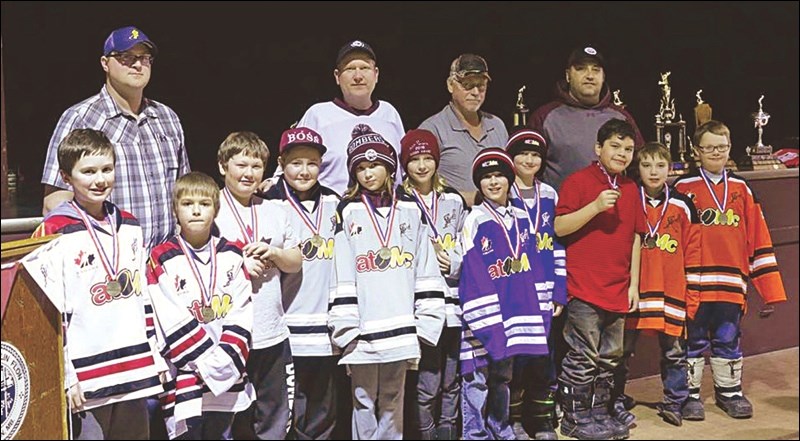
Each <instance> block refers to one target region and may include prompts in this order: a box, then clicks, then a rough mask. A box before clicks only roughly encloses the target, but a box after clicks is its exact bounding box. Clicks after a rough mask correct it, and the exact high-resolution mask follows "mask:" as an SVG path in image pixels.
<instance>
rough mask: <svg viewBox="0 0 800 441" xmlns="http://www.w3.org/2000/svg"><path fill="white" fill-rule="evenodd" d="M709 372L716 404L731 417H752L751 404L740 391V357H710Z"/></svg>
mask: <svg viewBox="0 0 800 441" xmlns="http://www.w3.org/2000/svg"><path fill="white" fill-rule="evenodd" d="M711 373H712V374H714V398H715V399H716V401H717V406H718V407H719V408H720V409H722V410H724V411H725V413H727V414H728V416H730V417H733V418H750V417H752V416H753V405H752V404H750V401H749V400H748V399H747V398H745V396H744V394H743V393H742V359H741V358H738V359H736V360H727V359H724V358H718V357H711Z"/></svg>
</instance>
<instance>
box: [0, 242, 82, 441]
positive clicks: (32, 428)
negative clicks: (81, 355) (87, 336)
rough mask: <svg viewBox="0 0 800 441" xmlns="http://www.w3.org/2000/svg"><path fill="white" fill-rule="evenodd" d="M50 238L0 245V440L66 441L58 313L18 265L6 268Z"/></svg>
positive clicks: (60, 335) (64, 398)
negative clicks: (0, 287)
mask: <svg viewBox="0 0 800 441" xmlns="http://www.w3.org/2000/svg"><path fill="white" fill-rule="evenodd" d="M54 237H55V236H48V237H43V238H39V239H25V240H18V241H14V242H6V243H3V244H2V263H3V267H4V268H3V285H4V286H3V302H2V304H3V308H2V332H1V335H2V343H3V353H2V361H3V364H2V366H3V367H2V377H3V378H2V390H1V391H0V398H1V399H2V417H3V418H2V419H3V422H2V439H4V440H5V439H42V440H44V439H47V440H50V439H67V433H68V430H67V404H66V396H65V394H64V350H63V347H62V345H63V341H62V334H61V315H60V314H59V312H58V310H57V309H56V307H55V306H53V305H52V303H50V300H49V299H48V298H47V296H46V295H45V294H44V292H42V291H41V289H39V286H38V285H37V284H36V282H35V281H34V280H33V278H31V276H30V275H29V274H28V273H27V271H25V268H24V267H23V266H22V265H21V264H17V267H16V274H13V273H11V272H12V271H14V269H13V268H7V267H6V266H7V265H6V264H13V262H15V261H16V260H19V259H20V258H22V257H23V256H25V255H26V254H28V253H29V252H31V251H33V250H35V249H36V248H37V247H38V246H40V245H42V244H44V243H46V242H49V241H50V240H51V239H53V238H54ZM7 271H8V272H7ZM12 274H13V275H12ZM6 275H8V276H9V280H6V279H7V277H6ZM9 283H10V292H8V288H9V286H7V285H8V284H9ZM7 295H8V296H7ZM8 345H11V346H13V348H12V347H11V346H8ZM14 348H16V350H14ZM20 365H22V366H20ZM25 367H27V374H28V375H27V377H28V379H29V381H27V384H25V383H26V381H25V375H24V374H25V372H24V371H25ZM26 404H27V405H26Z"/></svg>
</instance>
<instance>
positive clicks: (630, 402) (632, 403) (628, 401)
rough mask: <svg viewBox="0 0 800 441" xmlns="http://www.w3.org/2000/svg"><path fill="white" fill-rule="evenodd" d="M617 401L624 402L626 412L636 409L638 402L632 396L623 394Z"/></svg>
mask: <svg viewBox="0 0 800 441" xmlns="http://www.w3.org/2000/svg"><path fill="white" fill-rule="evenodd" d="M617 401H622V405H623V406H625V410H631V409H633V408H634V407H636V400H634V399H633V397H632V396H630V395H627V394H622V395H620V396H619V397H618V398H617Z"/></svg>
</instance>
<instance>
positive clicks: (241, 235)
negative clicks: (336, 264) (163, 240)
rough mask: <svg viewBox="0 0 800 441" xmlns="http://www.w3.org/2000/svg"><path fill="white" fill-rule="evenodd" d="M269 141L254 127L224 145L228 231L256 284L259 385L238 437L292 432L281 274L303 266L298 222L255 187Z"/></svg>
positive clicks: (254, 365)
mask: <svg viewBox="0 0 800 441" xmlns="http://www.w3.org/2000/svg"><path fill="white" fill-rule="evenodd" d="M267 159H269V150H267V145H266V144H265V143H264V141H262V140H261V139H259V137H258V136H257V135H256V134H255V133H252V132H234V133H231V134H230V135H228V137H227V138H226V139H225V141H223V143H222V144H221V145H220V148H219V150H218V152H217V161H218V163H219V171H220V174H221V175H222V176H223V177H224V178H225V188H223V189H222V191H221V194H220V210H219V215H218V216H217V222H216V223H217V226H218V227H219V231H220V235H221V236H223V237H225V238H227V239H229V240H236V241H241V242H243V243H245V246H244V248H243V249H244V252H245V264H246V265H247V268H248V271H249V272H250V276H251V282H252V284H253V291H252V292H253V312H254V319H253V340H252V346H251V348H252V351H251V353H250V359H249V360H248V363H247V375H248V376H249V377H250V381H252V382H253V385H254V386H255V388H256V403H255V406H253V408H252V409H251V412H247V413H245V414H240V415H238V416H237V417H236V422H235V423H234V435H235V436H236V438H252V437H254V436H255V437H257V438H259V439H284V438H285V437H286V430H287V428H288V425H289V418H290V409H291V406H292V404H291V399H292V396H293V385H294V366H293V365H292V356H291V350H290V347H289V328H288V327H287V325H286V319H285V317H284V312H283V304H282V302H281V275H282V274H285V273H296V272H297V271H299V270H300V269H301V266H302V262H303V261H302V256H301V254H300V249H299V248H298V243H299V242H298V240H297V238H296V237H295V232H294V229H293V228H292V226H291V224H290V223H289V220H288V217H287V216H286V213H285V211H284V210H283V207H282V206H281V204H279V203H276V202H274V201H265V200H264V199H262V198H260V197H258V196H255V195H254V194H253V193H254V192H255V191H256V189H257V188H258V186H259V184H261V181H262V179H263V177H264V166H265V164H266V163H267Z"/></svg>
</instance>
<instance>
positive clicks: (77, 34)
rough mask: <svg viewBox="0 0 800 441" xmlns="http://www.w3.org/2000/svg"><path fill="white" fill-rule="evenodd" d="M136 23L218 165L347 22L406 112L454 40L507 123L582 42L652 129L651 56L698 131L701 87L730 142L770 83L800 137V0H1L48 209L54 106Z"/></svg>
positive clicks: (427, 96) (436, 100) (20, 115)
mask: <svg viewBox="0 0 800 441" xmlns="http://www.w3.org/2000/svg"><path fill="white" fill-rule="evenodd" d="M130 24H133V25H136V26H138V27H140V28H141V29H142V30H143V31H144V32H145V33H146V34H147V35H148V36H149V37H150V38H151V39H152V40H153V41H154V42H155V43H156V44H157V45H158V47H159V50H160V53H159V56H158V59H157V60H156V63H155V66H154V69H153V75H152V78H151V81H150V85H149V86H148V88H147V89H146V91H145V95H146V96H148V97H150V98H153V99H156V100H158V101H161V102H164V103H166V104H167V105H169V106H170V107H172V108H173V109H174V110H175V111H176V112H177V113H178V115H179V116H180V118H181V120H182V122H183V127H184V130H185V132H186V144H187V148H188V151H189V157H190V160H191V165H192V168H193V169H195V170H200V171H204V172H207V173H210V174H212V175H214V176H216V174H217V171H216V166H215V164H214V160H215V157H216V150H217V147H218V146H219V144H220V142H222V140H223V139H224V138H225V136H226V135H227V134H228V133H230V132H231V131H234V130H251V131H254V132H256V133H258V134H259V135H260V136H261V137H262V138H263V139H264V140H265V141H266V142H267V144H268V145H269V146H270V148H272V149H273V151H274V149H275V148H276V147H277V143H278V140H279V138H280V134H281V132H282V131H283V130H284V129H285V128H287V127H288V126H289V125H290V124H292V123H293V122H295V121H296V120H298V119H299V118H300V116H302V114H303V112H304V111H305V110H306V109H307V108H308V107H309V106H310V105H312V104H314V103H316V102H319V101H325V100H329V99H331V98H332V97H334V96H336V95H338V94H339V89H338V87H337V86H336V84H335V82H334V79H333V74H332V71H333V68H334V66H333V65H334V61H335V56H336V52H337V51H338V49H339V48H340V47H341V46H342V45H343V44H344V43H346V42H348V41H350V40H352V39H354V38H360V39H363V40H365V41H367V42H368V43H369V44H371V45H372V47H373V48H374V49H375V51H376V53H377V58H378V66H379V68H380V81H379V83H378V87H377V88H376V91H375V93H374V95H373V97H374V98H379V99H383V100H387V101H389V102H391V103H392V104H393V105H394V106H395V107H396V108H397V109H398V111H399V112H400V115H401V116H402V118H403V122H404V123H405V127H406V129H410V128H414V127H417V125H419V123H421V122H422V121H423V120H424V119H425V118H427V117H428V116H430V115H432V114H434V113H436V112H438V111H439V110H441V108H442V107H443V106H444V105H445V104H446V103H447V101H448V99H449V94H448V93H447V89H446V87H445V78H446V76H447V74H448V68H449V65H450V62H451V61H452V60H453V59H454V58H455V57H456V56H458V55H459V54H460V53H463V52H474V53H478V54H480V55H483V56H484V57H485V58H486V59H487V61H488V63H489V70H490V73H491V75H492V79H493V81H492V83H491V85H490V87H489V92H488V97H487V100H486V103H485V104H484V107H483V108H484V109H485V110H487V111H489V112H491V113H495V114H497V115H499V116H501V117H502V118H503V119H504V120H505V121H506V123H507V124H510V123H511V113H512V112H513V110H514V103H515V102H516V96H517V93H516V91H517V89H518V88H519V87H520V86H521V85H523V84H525V85H527V86H528V88H527V91H526V94H525V101H526V103H527V104H528V106H529V107H530V108H531V109H532V110H533V109H535V108H536V107H538V106H540V105H542V104H544V103H546V102H547V101H549V100H550V99H551V97H552V92H553V85H554V83H555V81H556V80H557V79H559V78H562V77H563V75H564V74H563V72H564V67H565V66H564V64H565V62H566V58H567V55H568V53H569V52H570V50H572V49H574V48H576V47H584V46H587V45H591V46H593V47H595V48H597V49H598V50H599V51H600V52H601V53H602V54H603V55H604V56H605V58H606V75H607V83H608V84H609V86H610V87H611V89H612V90H614V89H621V90H622V98H623V101H625V103H626V104H627V108H628V110H630V111H631V113H632V114H633V115H634V117H635V118H636V121H637V123H638V124H639V127H640V129H641V130H642V132H643V135H644V136H645V138H646V139H648V140H649V139H653V138H654V137H655V129H654V128H653V122H654V115H655V113H656V112H657V111H658V101H659V96H660V89H659V86H658V84H657V83H658V81H659V79H660V76H659V72H665V71H667V70H669V71H672V75H671V76H670V77H669V80H670V84H671V86H672V94H673V97H674V98H675V104H676V109H677V111H678V112H679V113H681V114H683V117H684V119H685V120H686V121H688V122H689V125H688V130H689V133H690V134H691V131H692V130H693V129H694V124H693V120H694V117H693V113H692V109H693V107H694V106H695V91H696V90H698V89H703V98H704V100H705V101H706V102H708V103H709V104H711V105H712V106H713V108H714V118H715V119H720V120H723V121H725V122H726V123H727V124H728V125H729V126H730V127H731V131H732V134H733V144H734V152H733V156H734V157H736V156H738V155H739V154H741V153H742V152H743V151H744V147H745V146H746V145H748V144H751V143H754V142H755V140H756V137H757V135H756V132H755V130H754V129H753V122H752V117H751V115H750V114H751V113H752V112H755V111H757V110H758V104H757V100H758V97H759V96H760V95H761V94H762V93H763V94H765V95H766V98H765V100H764V109H765V111H766V112H768V113H770V114H771V115H772V118H771V119H770V122H769V125H768V126H767V128H766V130H765V139H764V141H765V143H767V144H772V145H773V146H775V148H776V149H777V148H781V147H793V148H797V136H798V50H799V49H800V48H798V38H799V37H798V36H800V32H799V29H798V3H797V2H787V3H772V2H758V3H756V2H742V3H739V2H724V3H710V2H709V3H706V2H692V3H689V2H681V3H676V2H648V3H642V4H631V3H624V4H623V3H613V2H597V3H584V2H558V3H544V4H540V3H533V2H530V3H529V2H525V3H511V2H491V3H490V2H480V3H473V2H449V3H437V2H425V3H421V2H420V3H417V2H403V3H384V2H335V3H334V2H331V3H327V4H320V3H300V2H292V3H275V2H270V3H264V4H258V3H247V4H245V3H236V2H225V3H222V2H204V3H189V2H181V3H173V2H158V3H155V2H153V3H149V2H98V3H88V2H59V3H47V2H43V3H29V2H2V42H3V72H4V80H5V92H6V95H5V103H6V110H7V113H6V123H7V130H8V146H9V147H8V150H9V153H8V160H9V168H10V169H18V170H19V171H20V172H21V174H22V177H23V179H24V181H23V182H22V183H21V184H20V190H19V201H20V203H21V204H22V205H27V206H28V208H27V209H24V210H22V212H26V211H31V212H32V213H31V215H33V214H36V212H38V210H40V204H41V186H40V185H39V181H40V178H41V171H42V164H43V162H44V157H45V151H46V148H47V144H48V141H49V139H50V136H51V134H52V132H53V129H54V128H55V124H56V122H57V120H58V118H59V116H60V115H61V113H62V112H63V111H64V110H66V109H67V108H68V107H69V106H71V105H73V104H75V103H77V102H79V101H81V100H83V99H85V98H88V97H89V96H90V95H93V94H95V93H97V92H98V91H99V90H100V87H101V86H102V84H103V82H104V76H103V71H102V70H101V68H100V63H99V58H100V55H101V52H102V46H103V42H104V40H105V38H106V36H107V35H108V34H109V32H110V31H111V30H113V29H115V28H117V27H121V26H125V25H130ZM273 166H274V159H273V160H272V164H270V168H271V167H273Z"/></svg>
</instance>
